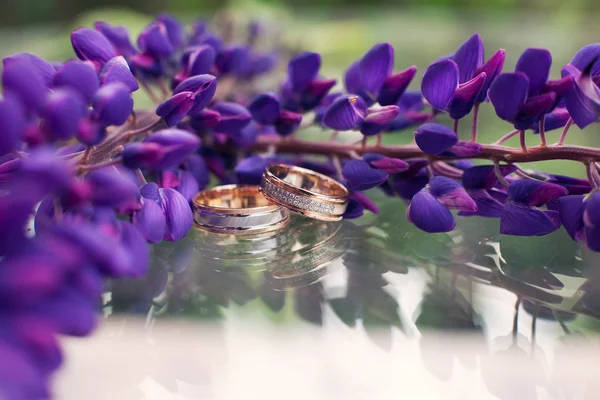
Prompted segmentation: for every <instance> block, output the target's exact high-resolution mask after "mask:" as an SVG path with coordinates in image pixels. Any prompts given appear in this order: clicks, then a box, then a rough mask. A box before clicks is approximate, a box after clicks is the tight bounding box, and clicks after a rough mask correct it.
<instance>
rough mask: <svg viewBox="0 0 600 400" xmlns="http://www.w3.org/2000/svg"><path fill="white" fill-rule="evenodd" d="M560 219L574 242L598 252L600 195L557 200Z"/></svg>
mask: <svg viewBox="0 0 600 400" xmlns="http://www.w3.org/2000/svg"><path fill="white" fill-rule="evenodd" d="M558 206H559V208H558V209H559V212H560V219H561V221H562V224H563V225H564V227H565V230H566V231H567V232H568V233H569V236H571V238H572V239H573V240H574V241H580V240H581V241H583V243H584V244H585V246H586V247H587V248H589V249H590V250H593V251H600V229H599V228H600V195H599V193H598V192H593V193H591V194H590V195H589V196H582V195H570V196H564V197H561V198H560V199H558Z"/></svg>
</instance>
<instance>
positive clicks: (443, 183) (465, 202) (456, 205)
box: [429, 176, 477, 212]
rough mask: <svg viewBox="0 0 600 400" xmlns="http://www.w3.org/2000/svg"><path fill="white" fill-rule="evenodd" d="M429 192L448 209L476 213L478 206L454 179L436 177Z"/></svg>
mask: <svg viewBox="0 0 600 400" xmlns="http://www.w3.org/2000/svg"><path fill="white" fill-rule="evenodd" d="M429 192H430V193H431V194H432V195H433V196H434V197H435V198H436V199H437V200H438V201H439V202H440V203H442V204H443V205H444V206H446V207H447V208H453V209H457V210H461V211H468V212H475V211H477V205H476V204H475V202H474V201H473V199H471V197H469V195H468V194H467V192H466V191H465V190H464V189H463V188H462V187H460V184H459V183H458V182H457V181H455V180H454V179H450V178H446V177H444V176H436V177H434V178H433V179H431V181H429Z"/></svg>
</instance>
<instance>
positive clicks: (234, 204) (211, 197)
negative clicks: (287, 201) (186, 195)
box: [194, 185, 290, 235]
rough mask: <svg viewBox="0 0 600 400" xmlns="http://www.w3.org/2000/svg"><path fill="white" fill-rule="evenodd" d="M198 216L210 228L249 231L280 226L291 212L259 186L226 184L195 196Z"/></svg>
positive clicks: (261, 230)
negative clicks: (263, 192)
mask: <svg viewBox="0 0 600 400" xmlns="http://www.w3.org/2000/svg"><path fill="white" fill-rule="evenodd" d="M194 220H195V222H196V226H197V227H198V228H200V229H203V230H206V231H209V232H215V233H226V234H238V235H239V234H245V235H249V234H258V233H265V232H271V231H276V230H279V229H281V228H283V227H284V226H286V225H287V223H288V222H289V220H290V215H289V212H288V210H287V209H285V208H282V207H280V206H278V205H276V204H273V203H271V202H270V201H269V200H267V198H265V197H264V196H263V195H262V194H261V193H260V192H259V190H258V187H257V186H244V185H224V186H217V187H215V188H212V189H208V190H205V191H203V192H200V193H198V194H197V195H196V197H194Z"/></svg>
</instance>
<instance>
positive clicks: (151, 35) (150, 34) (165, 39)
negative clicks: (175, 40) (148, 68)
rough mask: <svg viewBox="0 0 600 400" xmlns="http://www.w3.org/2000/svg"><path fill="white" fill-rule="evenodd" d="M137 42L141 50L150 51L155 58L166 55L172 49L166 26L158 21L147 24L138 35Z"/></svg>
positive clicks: (169, 53) (171, 51)
mask: <svg viewBox="0 0 600 400" xmlns="http://www.w3.org/2000/svg"><path fill="white" fill-rule="evenodd" d="M137 44H138V47H139V48H140V50H141V51H142V52H144V53H150V54H152V55H153V56H155V57H157V58H163V57H168V56H169V55H171V53H173V50H174V49H173V45H172V44H171V41H170V40H169V36H168V33H167V27H166V26H165V25H164V24H162V23H159V22H155V23H152V24H150V25H148V26H147V27H146V28H145V29H144V30H143V31H142V33H140V36H138V40H137Z"/></svg>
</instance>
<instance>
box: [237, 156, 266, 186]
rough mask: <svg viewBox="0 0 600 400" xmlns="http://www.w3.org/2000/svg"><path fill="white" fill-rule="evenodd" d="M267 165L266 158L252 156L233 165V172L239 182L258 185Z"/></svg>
mask: <svg viewBox="0 0 600 400" xmlns="http://www.w3.org/2000/svg"><path fill="white" fill-rule="evenodd" d="M266 167H267V160H266V159H265V158H263V157H261V156H252V157H248V158H246V159H244V160H242V161H240V162H239V163H238V164H237V165H236V167H235V174H236V176H237V177H238V179H239V181H240V183H243V184H246V185H258V184H259V183H260V180H261V178H262V175H263V172H264V171H265V168H266Z"/></svg>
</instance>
